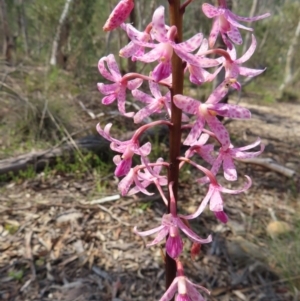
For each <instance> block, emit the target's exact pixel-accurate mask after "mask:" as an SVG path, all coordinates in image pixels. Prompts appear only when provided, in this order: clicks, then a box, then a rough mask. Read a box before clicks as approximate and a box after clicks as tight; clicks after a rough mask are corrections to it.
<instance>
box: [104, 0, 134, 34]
mask: <svg viewBox="0 0 300 301" xmlns="http://www.w3.org/2000/svg"><path fill="white" fill-rule="evenodd" d="M133 7H134V0H121V1H120V2H119V3H118V4H117V6H116V7H115V8H114V10H113V11H112V13H111V14H110V16H109V17H108V19H107V21H106V22H105V24H104V26H103V30H104V31H111V30H114V29H116V28H117V27H119V26H120V25H121V24H122V23H123V22H124V21H125V20H126V19H127V17H128V16H129V15H130V13H131V11H132V9H133Z"/></svg>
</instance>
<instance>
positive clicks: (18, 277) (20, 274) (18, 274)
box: [8, 270, 24, 281]
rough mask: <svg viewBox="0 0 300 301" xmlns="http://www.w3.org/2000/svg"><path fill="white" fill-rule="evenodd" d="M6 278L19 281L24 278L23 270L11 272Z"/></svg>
mask: <svg viewBox="0 0 300 301" xmlns="http://www.w3.org/2000/svg"><path fill="white" fill-rule="evenodd" d="M8 276H9V277H12V278H13V279H15V280H17V281H21V280H22V279H23V276H24V271H23V270H19V271H15V270H12V271H9V272H8Z"/></svg>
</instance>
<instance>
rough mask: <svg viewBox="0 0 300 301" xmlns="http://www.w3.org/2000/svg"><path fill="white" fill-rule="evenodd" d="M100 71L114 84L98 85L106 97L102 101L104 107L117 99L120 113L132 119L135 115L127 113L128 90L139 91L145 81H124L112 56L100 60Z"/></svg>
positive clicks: (138, 79)
mask: <svg viewBox="0 0 300 301" xmlns="http://www.w3.org/2000/svg"><path fill="white" fill-rule="evenodd" d="M105 63H106V64H107V67H106V66H105ZM98 69H99V71H100V73H101V74H102V76H103V77H105V78H106V79H108V80H110V81H112V82H114V83H113V84H104V83H98V84H97V86H98V90H99V91H100V92H101V93H102V94H104V95H106V96H105V97H104V98H103V99H102V103H103V104H104V105H109V104H111V103H112V102H114V101H115V99H117V100H118V109H119V111H120V113H121V114H122V115H125V116H127V117H132V116H133V115H134V113H133V112H130V113H126V112H125V99H126V89H127V88H128V89H129V90H133V89H137V88H138V87H139V86H140V85H141V84H142V83H143V80H142V79H140V78H137V79H133V80H129V81H128V80H127V79H123V77H122V75H121V72H120V70H119V67H118V65H117V62H116V60H115V57H114V55H112V54H110V55H108V56H106V57H103V58H101V59H100V61H99V63H98Z"/></svg>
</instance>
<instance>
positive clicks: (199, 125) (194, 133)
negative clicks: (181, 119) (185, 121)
mask: <svg viewBox="0 0 300 301" xmlns="http://www.w3.org/2000/svg"><path fill="white" fill-rule="evenodd" d="M204 123H205V120H204V118H203V117H202V116H198V118H197V119H196V121H195V123H194V125H193V127H192V128H191V131H190V132H189V134H188V136H187V137H186V139H185V140H184V142H183V144H184V145H192V144H193V143H194V142H195V141H196V140H197V139H198V138H199V136H200V135H201V133H202V130H203V128H204Z"/></svg>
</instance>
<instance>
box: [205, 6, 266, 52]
mask: <svg viewBox="0 0 300 301" xmlns="http://www.w3.org/2000/svg"><path fill="white" fill-rule="evenodd" d="M222 2H223V3H222V4H221V5H220V6H218V7H215V6H213V5H211V4H208V3H204V4H202V11H203V13H204V14H205V15H206V16H207V17H208V18H214V21H213V26H212V29H211V32H210V35H209V46H210V48H213V47H214V45H215V42H216V40H217V37H218V34H219V32H220V34H221V36H222V39H223V41H224V43H225V44H226V46H227V47H228V48H229V49H231V48H232V43H231V41H232V42H233V43H235V44H237V45H241V44H242V43H243V39H242V36H241V34H240V32H239V28H242V29H245V30H249V31H253V29H252V28H251V27H246V26H244V25H242V24H240V23H238V21H242V22H253V21H258V20H261V19H265V18H267V17H269V16H270V14H269V13H266V14H263V15H261V16H257V17H252V18H248V17H241V16H238V15H235V14H234V13H232V12H231V11H230V10H229V9H228V8H227V5H226V1H225V0H224V1H222ZM229 39H230V40H231V41H230V40H229Z"/></svg>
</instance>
